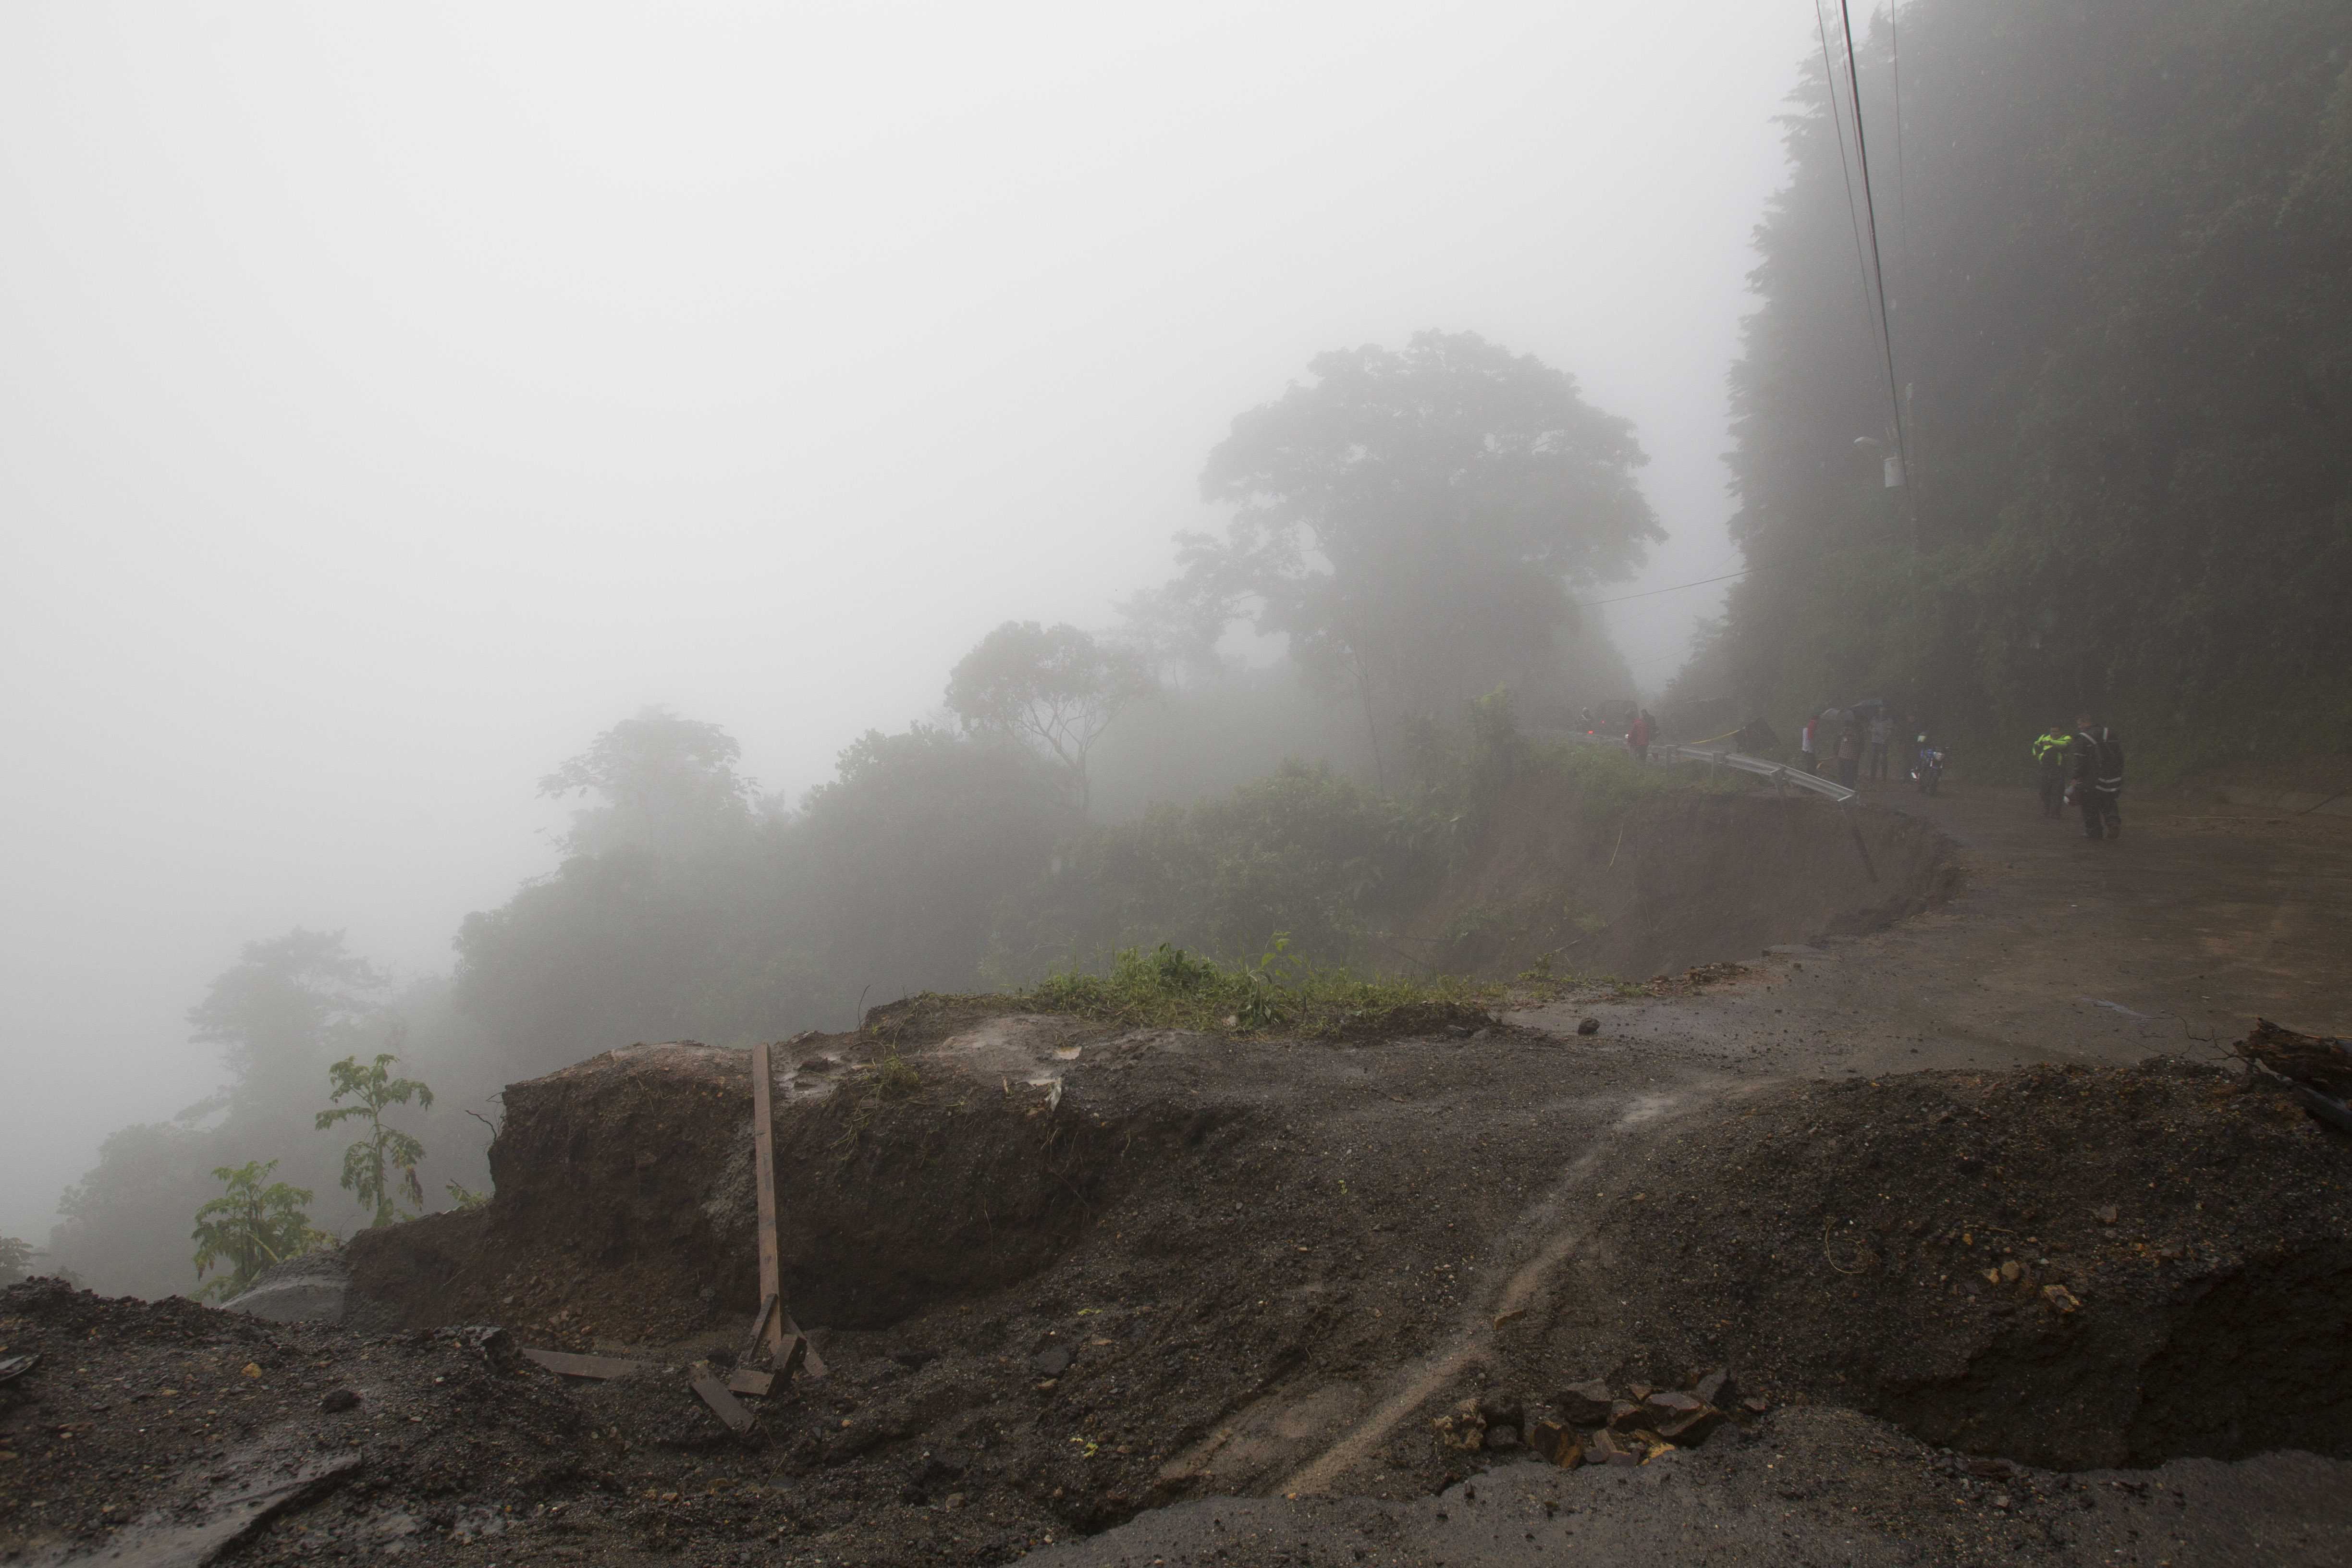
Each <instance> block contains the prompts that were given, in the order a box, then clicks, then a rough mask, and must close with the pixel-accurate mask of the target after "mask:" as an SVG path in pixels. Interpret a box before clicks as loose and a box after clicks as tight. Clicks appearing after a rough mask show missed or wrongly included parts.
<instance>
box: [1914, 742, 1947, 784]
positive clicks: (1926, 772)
mask: <svg viewBox="0 0 2352 1568" xmlns="http://www.w3.org/2000/svg"><path fill="white" fill-rule="evenodd" d="M1943 782H1944V748H1943V747H1941V746H1931V745H1929V744H1927V736H1925V735H1922V736H1920V737H1919V752H1918V756H1917V758H1916V760H1915V761H1914V762H1913V763H1912V764H1911V786H1912V787H1913V788H1914V789H1916V790H1917V791H1918V792H1919V793H1920V794H1921V795H1934V794H1935V793H1936V790H1937V786H1938V785H1939V784H1942V783H1943Z"/></svg>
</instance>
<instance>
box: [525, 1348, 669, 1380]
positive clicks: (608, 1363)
mask: <svg viewBox="0 0 2352 1568" xmlns="http://www.w3.org/2000/svg"><path fill="white" fill-rule="evenodd" d="M522 1353H523V1354H525V1355H527V1356H529V1357H530V1359H531V1360H533V1361H535V1362H537V1363H539V1364H540V1365H541V1366H543V1367H545V1368H546V1369H547V1370H548V1371H550V1372H552V1373H562V1375H563V1376H565V1377H606V1378H610V1377H630V1376H634V1375H635V1374H636V1373H641V1372H651V1371H652V1370H653V1367H652V1364H651V1363H647V1362H642V1361H625V1360H623V1359H622V1358H621V1357H619V1356H611V1355H574V1354H572V1352H570V1351H541V1350H532V1349H530V1348H529V1347H525V1348H524V1350H523V1352H522Z"/></svg>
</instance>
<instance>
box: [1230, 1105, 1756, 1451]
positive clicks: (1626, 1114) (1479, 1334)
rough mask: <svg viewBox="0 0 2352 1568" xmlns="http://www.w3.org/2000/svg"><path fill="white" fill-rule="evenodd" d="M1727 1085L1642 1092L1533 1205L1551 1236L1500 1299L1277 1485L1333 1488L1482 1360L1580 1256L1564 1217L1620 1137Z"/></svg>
mask: <svg viewBox="0 0 2352 1568" xmlns="http://www.w3.org/2000/svg"><path fill="white" fill-rule="evenodd" d="M1728 1087H1730V1080H1727V1079H1726V1080H1720V1081H1709V1082H1706V1083H1701V1084H1695V1085H1692V1086H1690V1087H1687V1088H1685V1089H1680V1090H1677V1091H1675V1092H1671V1093H1653V1094H1643V1095H1637V1096H1635V1097H1634V1098H1633V1100H1632V1101H1631V1102H1630V1103H1629V1104H1628V1105H1627V1106H1626V1108H1625V1109H1624V1110H1622V1111H1621V1112H1620V1113H1619V1114H1618V1116H1617V1119H1616V1120H1615V1121H1612V1122H1611V1123H1610V1125H1609V1127H1608V1129H1607V1131H1604V1132H1602V1133H1601V1136H1600V1137H1599V1138H1597V1139H1596V1140H1594V1142H1593V1144H1592V1147H1591V1148H1590V1149H1587V1150H1586V1151H1585V1152H1583V1153H1582V1154H1580V1155H1578V1156H1577V1158H1576V1160H1575V1161H1574V1163H1571V1164H1570V1166H1569V1168H1568V1170H1567V1172H1566V1173H1565V1174H1563V1175H1562V1176H1561V1177H1560V1179H1559V1181H1558V1182H1557V1183H1555V1184H1553V1186H1552V1189H1551V1191H1550V1192H1549V1193H1547V1194H1545V1195H1544V1196H1543V1197H1541V1198H1539V1199H1538V1200H1537V1202H1536V1203H1535V1204H1533V1205H1530V1206H1529V1208H1528V1212H1527V1214H1526V1215H1524V1216H1523V1217H1522V1218H1521V1220H1520V1222H1519V1224H1518V1226H1516V1227H1514V1228H1516V1229H1519V1230H1523V1231H1534V1232H1536V1233H1537V1234H1538V1235H1540V1236H1542V1237H1544V1239H1543V1241H1542V1243H1541V1245H1540V1246H1538V1247H1537V1248H1536V1250H1535V1253H1534V1255H1533V1256H1532V1257H1530V1258H1528V1260H1527V1261H1526V1262H1525V1263H1523V1264H1521V1265H1520V1266H1519V1267H1518V1268H1516V1269H1514V1270H1512V1272H1511V1274H1510V1277H1509V1278H1508V1279H1506V1280H1505V1281H1504V1283H1503V1289H1502V1291H1501V1294H1500V1295H1499V1296H1497V1297H1496V1299H1495V1300H1494V1302H1493V1304H1492V1305H1490V1306H1486V1307H1483V1308H1472V1309H1469V1310H1466V1311H1465V1315H1464V1318H1463V1321H1462V1322H1461V1324H1460V1326H1459V1327H1458V1328H1457V1329H1456V1330H1455V1331H1454V1334H1453V1336H1452V1342H1451V1344H1450V1345H1449V1346H1447V1347H1446V1348H1444V1349H1441V1350H1437V1351H1433V1352H1431V1353H1429V1354H1428V1355H1425V1356H1423V1358H1422V1359H1421V1360H1420V1361H1419V1362H1418V1363H1415V1364H1414V1365H1412V1367H1410V1368H1408V1369H1407V1370H1406V1371H1405V1372H1404V1373H1402V1382H1401V1383H1399V1384H1398V1385H1397V1386H1396V1387H1395V1388H1394V1389H1393V1390H1392V1391H1391V1393H1390V1394H1388V1396H1387V1397H1386V1398H1384V1399H1382V1400H1381V1402H1380V1403H1379V1404H1378V1405H1374V1406H1373V1408H1372V1411H1371V1413H1370V1415H1366V1416H1365V1417H1364V1418H1363V1419H1362V1420H1360V1421H1359V1422H1357V1423H1356V1424H1355V1425H1354V1426H1351V1427H1350V1428H1349V1430H1348V1431H1346V1432H1345V1433H1343V1434H1341V1435H1340V1436H1339V1438H1338V1439H1337V1440H1335V1441H1334V1442H1333V1443H1331V1445H1330V1446H1329V1447H1326V1448H1325V1449H1324V1450H1323V1452H1322V1453H1320V1454H1318V1455H1317V1456H1316V1457H1315V1458H1313V1459H1311V1460H1309V1461H1308V1462H1307V1464H1306V1465H1304V1466H1302V1467H1300V1468H1297V1470H1295V1471H1293V1472H1292V1473H1291V1475H1290V1476H1289V1477H1288V1479H1286V1480H1284V1481H1283V1482H1281V1484H1280V1485H1279V1486H1278V1487H1276V1491H1278V1492H1281V1493H1283V1494H1285V1495H1288V1496H1293V1497H1296V1496H1299V1495H1301V1494H1305V1493H1312V1492H1327V1491H1328V1490H1330V1489H1331V1486H1332V1483H1333V1482H1335V1481H1337V1480H1338V1479H1339V1478H1340V1477H1341V1476H1343V1475H1345V1474H1347V1473H1348V1472H1349V1470H1351V1469H1353V1468H1356V1467H1357V1466H1358V1465H1360V1464H1362V1463H1363V1462H1364V1461H1365V1460H1366V1459H1367V1458H1370V1455H1371V1453H1372V1451H1373V1450H1374V1449H1375V1448H1376V1447H1379V1446H1380V1445H1381V1443H1383V1442H1386V1441H1387V1440H1388V1438H1389V1436H1391V1434H1392V1433H1394V1432H1395V1431H1396V1429H1397V1428H1398V1427H1399V1426H1402V1424H1403V1423H1404V1422H1405V1421H1406V1420H1407V1419H1409V1418H1410V1417H1411V1416H1412V1414H1413V1412H1415V1411H1417V1410H1419V1409H1420V1408H1421V1407H1422V1406H1423V1405H1426V1404H1427V1403H1428V1402H1429V1400H1430V1398H1431V1396H1432V1395H1433V1394H1436V1393H1437V1391H1438V1390H1440V1389H1442V1388H1444V1386H1445V1385H1446V1384H1448V1383H1450V1382H1452V1381H1453V1380H1454V1378H1455V1377H1457V1376H1459V1375H1460V1374H1461V1373H1463V1372H1464V1371H1465V1369H1467V1368H1469V1367H1471V1366H1473V1365H1475V1364H1476V1363H1479V1362H1481V1361H1483V1360H1484V1359H1485V1358H1486V1355H1487V1354H1488V1350H1489V1347H1490V1346H1491V1344H1492V1343H1493V1342H1494V1338H1495V1335H1496V1324H1495V1320H1496V1318H1497V1317H1500V1316H1503V1315H1504V1314H1507V1313H1513V1312H1517V1311H1523V1310H1526V1308H1527V1305H1528V1302H1529V1301H1531V1300H1534V1298H1535V1295H1536V1292H1537V1291H1538V1289H1540V1288H1541V1287H1542V1284H1543V1281H1544V1279H1546V1278H1547V1277H1548V1276H1549V1274H1550V1273H1551V1272H1552V1271H1553V1270H1554V1269H1556V1268H1559V1266H1560V1265H1561V1264H1563V1263H1565V1262H1566V1261H1567V1260H1568V1259H1569V1258H1570V1257H1572V1256H1574V1254H1575V1252H1576V1249H1577V1247H1579V1246H1580V1245H1581V1244H1582V1242H1583V1240H1584V1237H1585V1231H1586V1227H1585V1226H1584V1225H1583V1224H1581V1223H1580V1222H1572V1223H1570V1224H1569V1225H1568V1226H1565V1227H1562V1226H1561V1225H1560V1216H1561V1215H1563V1214H1568V1213H1573V1212H1574V1205H1575V1201H1576V1194H1577V1193H1578V1192H1579V1191H1580V1189H1581V1188H1582V1187H1583V1186H1584V1184H1586V1183H1587V1182H1589V1181H1591V1175H1592V1171H1593V1168H1594V1167H1595V1166H1597V1165H1598V1164H1599V1163H1601V1157H1602V1156H1603V1155H1605V1154H1607V1153H1608V1152H1610V1151H1611V1150H1612V1148H1613V1147H1614V1146H1615V1142H1616V1141H1617V1140H1618V1139H1620V1138H1622V1137H1623V1136H1624V1135H1626V1134H1627V1133H1630V1132H1632V1131H1634V1130H1635V1129H1637V1128H1642V1127H1646V1126H1648V1125H1649V1124H1651V1123H1653V1122H1655V1121H1663V1120H1664V1119H1666V1118H1667V1117H1670V1116H1675V1115H1681V1114H1686V1113H1688V1112H1689V1111H1691V1110H1696V1109H1697V1108H1698V1107H1699V1106H1700V1105H1702V1104H1704V1103H1706V1102H1708V1101H1710V1100H1714V1099H1716V1098H1717V1097H1718V1095H1719V1094H1720V1093H1721V1092H1722V1090H1723V1089H1726V1088H1728ZM1738 1087H1739V1088H1742V1089H1746V1088H1751V1087H1753V1086H1752V1085H1750V1084H1744V1083H1743V1084H1740V1085H1738Z"/></svg>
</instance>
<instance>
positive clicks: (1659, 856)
mask: <svg viewBox="0 0 2352 1568" xmlns="http://www.w3.org/2000/svg"><path fill="white" fill-rule="evenodd" d="M1957 876H1958V868H1957V866H1956V863H1955V860H1954V858H1953V855H1952V847H1951V844H1950V841H1949V840H1948V839H1947V838H1946V837H1945V836H1944V835H1943V834H1942V833H1941V832H1939V831H1937V828H1936V826H1934V825H1933V824H1931V823H1929V822H1927V821H1924V820H1922V819H1920V818H1918V817H1916V816H1906V815H1904V814H1902V813H1899V812H1895V811H1889V810H1886V809H1884V808H1882V807H1881V806H1878V805H1858V806H1854V807H1851V808H1842V807H1839V806H1835V805H1830V804H1829V803H1828V802H1826V801H1824V800H1822V799H1820V798H1819V797H1817V796H1813V795H1805V794H1802V793H1791V794H1790V795H1787V796H1786V797H1780V796H1775V795H1770V794H1768V793H1751V792H1738V793H1727V794H1714V793H1706V792H1701V791H1696V790H1690V791H1677V792H1675V793H1671V794H1667V795H1646V796H1643V797H1641V798H1639V799H1637V800H1636V801H1635V802H1633V804H1631V805H1627V806H1625V807H1623V808H1622V810H1621V811H1618V812H1614V813H1596V812H1595V811H1594V809H1593V808H1592V805H1591V802H1589V801H1588V800H1587V799H1586V798H1585V797H1583V796H1582V795H1580V794H1579V793H1578V792H1577V790H1576V788H1575V787H1574V785H1573V784H1572V783H1571V781H1570V780H1567V779H1563V778H1560V777H1559V776H1557V775H1554V774H1532V775H1529V776H1528V777H1526V778H1523V779H1521V780H1520V781H1518V782H1517V784H1514V785H1513V786H1512V787H1511V788H1510V790H1509V791H1507V793H1506V795H1504V797H1503V799H1502V801H1501V803H1500V804H1499V805H1497V806H1496V810H1495V814H1494V817H1493V820H1492V821H1491V822H1490V823H1489V825H1488V826H1487V829H1486V833H1485V834H1484V835H1483V836H1482V837H1481V840H1480V843H1479V848H1478V853H1477V856H1476V858H1475V860H1474V862H1473V864H1472V865H1471V867H1470V868H1469V869H1468V870H1467V871H1466V872H1465V873H1464V874H1463V875H1461V876H1459V877H1457V878H1455V879H1454V880H1452V881H1451V882H1449V883H1448V884H1447V886H1446V887H1445V888H1444V889H1443V890H1442V891H1441V892H1440V894H1439V895H1438V897H1437V898H1436V899H1434V900H1432V902H1431V904H1430V906H1429V907H1428V908H1427V909H1426V910H1423V911H1422V913H1421V914H1420V915H1419V916H1418V917H1416V918H1415V919H1414V921H1412V923H1411V924H1410V925H1409V926H1408V927H1407V928H1406V930H1405V931H1403V932H1402V933H1400V935H1399V936H1398V937H1397V939H1396V940H1395V944H1394V945H1395V946H1396V949H1397V951H1396V953H1395V955H1394V956H1395V957H1397V958H1398V959H1399V960H1402V961H1411V962H1414V963H1422V964H1424V965H1426V966H1427V967H1429V968H1432V969H1436V970H1442V971H1445V972H1447V973H1477V974H1491V975H1499V976H1510V975H1516V974H1517V973H1521V972H1522V971H1524V970H1526V969H1528V968H1529V967H1530V966H1532V965H1536V964H1538V963H1548V964H1549V965H1550V966H1551V967H1552V968H1554V969H1555V970H1557V971H1559V972H1561V973H1579V974H1622V975H1631V976H1643V975H1651V974H1659V973H1679V972H1681V971H1682V970H1685V969H1687V968H1689V967H1691V966H1693V965H1695V964H1700V963H1713V962H1718V961H1721V960H1724V959H1733V958H1744V957H1748V956H1751V955H1753V954H1754V953H1756V952H1759V951H1760V950H1762V949H1764V948H1766V947H1771V946H1776V945H1780V944H1784V943H1790V942H1815V941H1818V940H1820V939H1822V937H1825V936H1834V935H1853V934H1858V933H1860V932H1863V931H1876V930H1878V929H1880V928H1882V927H1884V926H1886V925H1888V924H1891V923H1892V922H1894V921H1898V920H1901V919H1903V918H1904V917H1905V916H1907V915H1911V914H1915V913H1916V912H1918V911H1919V910H1924V909H1926V908H1927V907H1929V906H1930V905H1931V904H1933V903H1935V902H1936V901H1937V900H1940V899H1942V898H1944V897H1946V896H1948V894H1949V893H1950V892H1951V891H1952V889H1953V888H1954V886H1955V885H1956V880H1957Z"/></svg>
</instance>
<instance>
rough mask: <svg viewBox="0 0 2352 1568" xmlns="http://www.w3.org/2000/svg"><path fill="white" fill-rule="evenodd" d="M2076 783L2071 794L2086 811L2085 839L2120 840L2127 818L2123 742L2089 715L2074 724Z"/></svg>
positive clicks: (2073, 749) (2075, 802) (2073, 747)
mask: <svg viewBox="0 0 2352 1568" xmlns="http://www.w3.org/2000/svg"><path fill="white" fill-rule="evenodd" d="M2070 749H2071V751H2072V752H2073V755H2074V785H2073V787H2072V789H2071V790H2070V791H2069V793H2070V794H2072V795H2074V804H2075V805H2079V806H2081V807H2082V808H2083V837H2085V838H2121V837H2123V836H2124V816H2123V811H2122V809H2121V803H2122V800H2123V793H2124V743H2123V742H2121V741H2118V740H2117V739H2116V732H2115V731H2113V730H2110V729H2108V728H2107V727H2106V726H2105V724H2099V723H2095V722H2093V721H2092V720H2091V717H2090V715H2089V714H2087V713H2086V714H2084V716H2083V717H2082V718H2080V719H2078V720H2076V721H2075V722H2074V745H2073V746H2072V748H2070Z"/></svg>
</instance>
